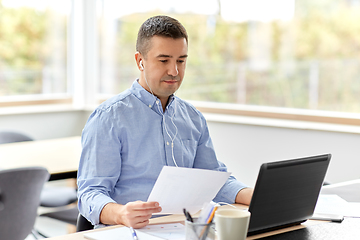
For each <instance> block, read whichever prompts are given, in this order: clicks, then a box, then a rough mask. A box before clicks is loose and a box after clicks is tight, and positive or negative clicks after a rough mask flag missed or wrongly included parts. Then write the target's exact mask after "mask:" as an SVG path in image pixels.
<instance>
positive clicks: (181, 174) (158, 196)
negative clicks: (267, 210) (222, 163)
mask: <svg viewBox="0 0 360 240" xmlns="http://www.w3.org/2000/svg"><path fill="white" fill-rule="evenodd" d="M230 174H231V173H229V172H219V171H212V170H204V169H197V168H182V167H170V166H164V167H163V169H162V170H161V172H160V175H159V177H158V179H157V180H156V183H155V185H154V187H153V189H152V191H151V193H150V196H149V198H148V200H147V201H148V202H152V201H156V202H159V204H160V206H161V207H162V212H161V213H160V214H166V213H170V214H183V208H186V210H188V211H189V212H190V213H191V214H194V213H196V212H198V211H199V210H200V209H201V208H202V206H203V205H204V203H208V202H211V201H212V199H213V198H214V197H215V196H216V194H217V193H218V191H219V190H220V188H221V187H222V186H223V185H224V184H225V182H226V180H227V179H228V177H229V176H230Z"/></svg>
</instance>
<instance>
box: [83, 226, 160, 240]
mask: <svg viewBox="0 0 360 240" xmlns="http://www.w3.org/2000/svg"><path fill="white" fill-rule="evenodd" d="M135 231H136V234H137V236H138V238H139V239H146V240H163V239H164V238H160V237H157V236H155V235H150V234H147V233H144V232H142V231H138V230H135ZM84 237H85V238H87V239H91V240H127V239H128V240H133V239H134V238H133V236H132V233H131V231H130V229H129V228H128V227H120V228H113V229H108V230H103V231H96V232H90V233H85V234H84Z"/></svg>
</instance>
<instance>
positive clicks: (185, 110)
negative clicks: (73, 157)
mask: <svg viewBox="0 0 360 240" xmlns="http://www.w3.org/2000/svg"><path fill="white" fill-rule="evenodd" d="M136 50H137V52H136V53H135V60H136V64H137V67H138V69H139V71H140V77H139V79H137V80H135V81H134V83H133V85H132V86H131V88H129V89H127V90H126V91H124V92H122V93H120V94H118V95H117V96H115V97H113V98H111V99H109V100H107V101H106V102H104V103H102V104H101V105H100V106H99V107H98V108H96V110H95V111H94V112H93V113H92V114H91V116H90V117H89V119H88V122H87V123H86V126H85V128H84V130H83V134H82V146H83V151H82V154H81V160H80V166H79V172H78V188H79V191H78V196H79V210H80V213H81V214H82V215H83V216H85V217H86V218H87V219H88V220H89V221H91V223H92V224H93V225H98V224H109V225H113V224H124V225H126V226H132V227H134V228H141V227H144V226H146V225H147V224H148V223H149V218H150V217H151V215H152V214H153V213H158V212H161V206H159V203H157V202H145V201H146V200H147V198H148V196H149V194H150V192H151V190H152V188H153V186H154V184H155V181H156V179H157V177H158V175H159V173H160V171H161V169H162V167H163V166H165V165H168V166H178V167H187V168H201V169H211V170H215V171H227V169H226V166H225V165H224V164H223V163H221V162H219V161H218V160H217V158H216V155H215V151H214V147H213V144H212V141H211V138H210V136H209V131H208V127H207V124H206V120H205V118H204V117H203V115H202V114H201V113H200V112H199V111H198V110H196V109H195V108H194V107H193V106H192V105H190V104H189V103H187V102H185V101H183V100H181V99H180V98H178V97H176V96H175V95H174V93H175V92H176V91H177V90H178V89H179V87H180V85H181V83H182V81H183V78H184V74H185V66H186V61H187V58H188V36H187V33H186V30H185V28H184V27H183V26H182V25H181V24H180V23H179V22H178V21H177V20H176V19H173V18H171V17H168V16H155V17H152V18H149V19H148V20H146V21H145V22H144V23H143V24H142V26H141V27H140V30H139V33H138V38H137V43H136ZM194 184H196V183H194ZM252 193H253V190H252V189H251V188H247V187H246V186H245V185H244V184H242V183H240V182H239V181H237V180H236V179H235V178H234V177H232V176H231V177H229V179H228V180H227V182H226V183H225V185H224V186H223V187H222V188H221V189H220V191H219V193H218V194H217V195H216V197H215V199H214V201H215V202H227V203H234V202H236V203H243V204H249V203H250V200H251V197H252Z"/></svg>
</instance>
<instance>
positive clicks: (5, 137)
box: [0, 131, 33, 144]
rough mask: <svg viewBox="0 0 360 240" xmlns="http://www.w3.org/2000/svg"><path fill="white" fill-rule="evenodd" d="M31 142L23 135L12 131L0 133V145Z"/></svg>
mask: <svg viewBox="0 0 360 240" xmlns="http://www.w3.org/2000/svg"><path fill="white" fill-rule="evenodd" d="M25 141H33V139H32V138H31V137H29V136H27V135H25V134H23V133H20V132H13V131H1V132H0V144H4V143H14V142H25Z"/></svg>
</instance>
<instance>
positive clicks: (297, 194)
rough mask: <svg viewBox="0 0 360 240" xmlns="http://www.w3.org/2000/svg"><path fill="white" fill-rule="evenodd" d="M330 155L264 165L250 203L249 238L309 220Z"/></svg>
mask: <svg viewBox="0 0 360 240" xmlns="http://www.w3.org/2000/svg"><path fill="white" fill-rule="evenodd" d="M330 159H331V154H325V155H317V156H311V157H305V158H298V159H291V160H285V161H277V162H270V163H264V164H262V165H261V167H260V171H259V175H258V178H257V181H256V184H255V188H254V194H253V197H252V199H251V203H250V206H249V211H250V212H251V217H250V223H249V230H248V235H254V234H259V233H263V232H268V231H272V230H276V229H280V228H284V227H289V226H293V225H297V224H300V223H302V222H304V221H306V220H307V219H308V218H310V217H311V216H312V215H313V213H314V209H315V206H316V202H317V199H318V196H319V193H320V190H321V187H322V184H323V182H324V178H325V174H326V171H327V169H328V166H329V162H330Z"/></svg>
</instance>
